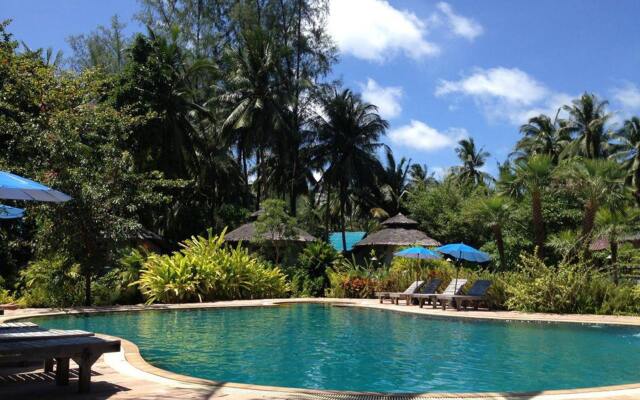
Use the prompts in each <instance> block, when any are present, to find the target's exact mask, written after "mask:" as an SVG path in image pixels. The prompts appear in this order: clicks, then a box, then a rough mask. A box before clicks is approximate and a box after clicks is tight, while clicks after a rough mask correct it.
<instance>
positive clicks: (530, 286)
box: [504, 255, 640, 314]
mask: <svg viewBox="0 0 640 400" xmlns="http://www.w3.org/2000/svg"><path fill="white" fill-rule="evenodd" d="M504 303H505V305H506V307H507V308H508V309H510V310H518V311H527V312H549V313H578V314H636V313H638V312H640V306H639V304H640V289H638V286H636V285H631V284H628V283H623V284H620V285H616V284H615V283H614V282H613V281H612V280H611V278H610V276H609V275H608V274H605V273H602V272H600V271H598V270H596V269H595V268H593V267H592V266H590V265H585V264H584V263H575V264H560V265H558V266H557V267H551V266H547V265H545V264H544V262H542V261H541V260H540V259H538V258H536V257H534V256H530V255H523V256H521V259H520V269H519V271H518V272H517V273H513V274H512V275H511V279H510V280H509V285H508V286H507V299H506V300H505V302H504Z"/></svg>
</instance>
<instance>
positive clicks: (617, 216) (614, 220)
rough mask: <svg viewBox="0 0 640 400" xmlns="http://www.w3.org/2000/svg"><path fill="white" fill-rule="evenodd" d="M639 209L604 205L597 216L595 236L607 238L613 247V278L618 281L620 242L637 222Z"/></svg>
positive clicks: (611, 247) (610, 246)
mask: <svg viewBox="0 0 640 400" xmlns="http://www.w3.org/2000/svg"><path fill="white" fill-rule="evenodd" d="M637 218H638V211H637V210H636V209H631V208H624V207H613V208H612V207H604V208H601V209H600V210H598V213H597V214H596V218H595V230H596V234H595V237H601V238H605V239H606V240H607V242H609V248H610V249H611V267H612V269H613V280H614V282H615V283H618V279H619V268H618V243H619V241H620V239H621V237H622V236H623V235H625V234H627V233H630V229H631V228H632V227H633V226H634V224H635V223H637Z"/></svg>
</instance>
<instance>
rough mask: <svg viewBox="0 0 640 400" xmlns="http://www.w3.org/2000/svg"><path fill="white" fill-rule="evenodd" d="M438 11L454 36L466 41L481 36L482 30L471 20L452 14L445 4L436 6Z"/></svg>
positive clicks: (441, 3)
mask: <svg viewBox="0 0 640 400" xmlns="http://www.w3.org/2000/svg"><path fill="white" fill-rule="evenodd" d="M437 7H438V10H440V12H442V14H444V16H445V17H446V19H447V22H448V24H449V27H450V29H451V31H452V32H453V34H454V35H457V36H461V37H463V38H465V39H468V40H473V39H475V38H476V37H478V36H480V35H482V33H483V32H484V28H483V27H482V25H480V24H479V23H478V22H476V21H474V20H472V19H471V18H467V17H463V16H461V15H458V14H456V13H455V12H453V8H452V7H451V6H450V5H449V4H448V3H445V2H440V3H438V5H437Z"/></svg>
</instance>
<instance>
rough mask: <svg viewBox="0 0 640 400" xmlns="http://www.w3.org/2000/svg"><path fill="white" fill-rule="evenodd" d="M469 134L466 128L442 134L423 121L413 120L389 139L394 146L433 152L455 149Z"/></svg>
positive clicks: (395, 131) (451, 129)
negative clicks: (449, 148) (459, 141)
mask: <svg viewBox="0 0 640 400" xmlns="http://www.w3.org/2000/svg"><path fill="white" fill-rule="evenodd" d="M468 136H469V134H468V132H467V130H466V129H464V128H449V129H447V130H446V131H444V132H440V131H438V130H437V129H435V128H432V127H430V126H429V125H427V124H425V123H424V122H422V121H416V120H411V122H410V123H409V124H408V125H403V126H401V127H399V128H396V129H392V130H391V131H390V132H389V138H390V139H391V142H393V143H394V144H397V145H400V146H405V147H412V148H414V149H420V150H426V151H433V150H439V149H443V148H448V147H453V146H455V144H456V142H457V141H458V140H460V139H462V138H464V137H468Z"/></svg>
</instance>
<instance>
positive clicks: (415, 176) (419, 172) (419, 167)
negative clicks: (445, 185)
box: [409, 164, 438, 187]
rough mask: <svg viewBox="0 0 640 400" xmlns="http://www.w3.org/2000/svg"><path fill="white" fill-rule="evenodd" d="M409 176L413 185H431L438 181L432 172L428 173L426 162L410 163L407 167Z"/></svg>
mask: <svg viewBox="0 0 640 400" xmlns="http://www.w3.org/2000/svg"><path fill="white" fill-rule="evenodd" d="M409 178H410V185H411V186H414V187H415V186H418V185H432V184H436V183H437V182H438V180H437V179H436V178H435V175H434V173H433V172H432V173H429V168H428V167H427V165H426V164H411V167H410V168H409Z"/></svg>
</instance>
